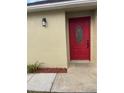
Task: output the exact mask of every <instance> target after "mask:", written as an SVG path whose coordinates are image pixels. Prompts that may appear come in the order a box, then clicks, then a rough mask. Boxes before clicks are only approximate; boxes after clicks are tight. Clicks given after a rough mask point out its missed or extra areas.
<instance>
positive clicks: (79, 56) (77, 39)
mask: <svg viewBox="0 0 124 93" xmlns="http://www.w3.org/2000/svg"><path fill="white" fill-rule="evenodd" d="M90 20H91V18H90V16H88V17H80V18H71V19H69V40H70V60H90Z"/></svg>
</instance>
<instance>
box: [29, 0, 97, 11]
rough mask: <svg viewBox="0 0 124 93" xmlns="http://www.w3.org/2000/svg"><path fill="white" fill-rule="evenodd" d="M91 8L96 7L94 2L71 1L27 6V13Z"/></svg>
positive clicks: (88, 0) (93, 0)
mask: <svg viewBox="0 0 124 93" xmlns="http://www.w3.org/2000/svg"><path fill="white" fill-rule="evenodd" d="M87 6H88V7H90V6H91V7H92V6H97V1H96V0H73V1H65V2H57V3H48V4H39V5H32V6H27V12H36V11H46V10H55V9H67V8H75V7H87Z"/></svg>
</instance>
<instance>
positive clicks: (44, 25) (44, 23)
mask: <svg viewBox="0 0 124 93" xmlns="http://www.w3.org/2000/svg"><path fill="white" fill-rule="evenodd" d="M42 26H43V27H46V26H47V20H46V18H42Z"/></svg>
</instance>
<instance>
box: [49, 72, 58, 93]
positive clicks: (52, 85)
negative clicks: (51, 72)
mask: <svg viewBox="0 0 124 93" xmlns="http://www.w3.org/2000/svg"><path fill="white" fill-rule="evenodd" d="M57 74H58V73H56V76H55V78H54V80H53V82H52V85H51V88H50V93H51V92H52V88H53V86H54V82H55V80H56V77H57Z"/></svg>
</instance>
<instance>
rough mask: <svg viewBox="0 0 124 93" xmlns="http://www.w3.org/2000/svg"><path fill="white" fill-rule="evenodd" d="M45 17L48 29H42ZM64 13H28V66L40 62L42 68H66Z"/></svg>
mask: <svg viewBox="0 0 124 93" xmlns="http://www.w3.org/2000/svg"><path fill="white" fill-rule="evenodd" d="M43 17H45V18H46V19H47V22H48V27H46V28H45V27H42V22H41V20H42V18H43ZM65 22H66V21H65V12H64V11H47V12H38V13H28V16H27V29H28V32H27V34H28V36H27V37H28V38H27V40H28V44H27V46H28V47H27V53H28V54H27V59H28V64H33V63H35V62H36V61H39V62H42V63H43V65H42V66H43V67H65V68H66V67H67V50H66V49H67V48H66V29H65Z"/></svg>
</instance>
